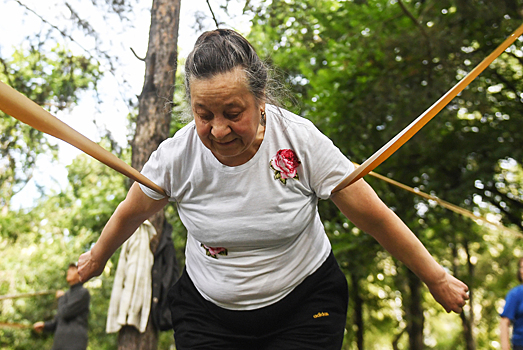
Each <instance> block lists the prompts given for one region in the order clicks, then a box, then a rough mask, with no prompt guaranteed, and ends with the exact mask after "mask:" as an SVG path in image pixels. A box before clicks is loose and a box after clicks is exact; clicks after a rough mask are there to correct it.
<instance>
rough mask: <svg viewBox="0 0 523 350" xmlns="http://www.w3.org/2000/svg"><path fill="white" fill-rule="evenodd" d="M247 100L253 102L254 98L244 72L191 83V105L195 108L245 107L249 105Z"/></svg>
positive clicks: (223, 74) (224, 74)
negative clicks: (216, 105)
mask: <svg viewBox="0 0 523 350" xmlns="http://www.w3.org/2000/svg"><path fill="white" fill-rule="evenodd" d="M246 99H247V100H253V99H254V96H252V94H251V92H250V91H249V89H248V86H247V83H246V81H245V73H244V72H243V71H240V72H234V71H231V72H227V73H222V74H219V75H215V76H213V77H210V78H206V79H193V80H192V82H191V104H192V105H193V106H195V107H206V106H209V105H214V104H220V105H224V106H235V105H238V104H240V105H243V104H245V103H247V101H246Z"/></svg>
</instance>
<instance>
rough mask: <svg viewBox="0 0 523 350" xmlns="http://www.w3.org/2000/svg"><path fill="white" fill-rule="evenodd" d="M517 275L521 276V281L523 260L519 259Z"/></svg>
mask: <svg viewBox="0 0 523 350" xmlns="http://www.w3.org/2000/svg"><path fill="white" fill-rule="evenodd" d="M519 276H520V278H521V281H523V260H520V261H519ZM522 283H523V282H522Z"/></svg>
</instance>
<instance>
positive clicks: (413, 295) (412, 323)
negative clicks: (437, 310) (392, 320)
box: [405, 270, 425, 350]
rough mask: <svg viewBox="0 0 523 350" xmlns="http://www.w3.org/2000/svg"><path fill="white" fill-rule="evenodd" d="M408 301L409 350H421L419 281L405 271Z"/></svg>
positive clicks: (422, 321)
mask: <svg viewBox="0 0 523 350" xmlns="http://www.w3.org/2000/svg"><path fill="white" fill-rule="evenodd" d="M407 279H408V285H409V290H410V299H409V300H408V302H406V303H405V304H406V305H405V307H406V309H405V314H406V318H407V332H408V334H409V349H410V350H422V349H423V348H424V344H423V324H424V322H425V317H424V316H423V308H422V307H421V281H420V279H419V277H418V276H416V275H415V274H414V273H413V272H412V271H410V270H407Z"/></svg>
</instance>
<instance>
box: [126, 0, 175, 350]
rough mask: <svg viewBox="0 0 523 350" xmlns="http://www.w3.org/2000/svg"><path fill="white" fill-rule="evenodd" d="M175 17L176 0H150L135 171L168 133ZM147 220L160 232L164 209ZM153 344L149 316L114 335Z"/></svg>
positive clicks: (130, 348) (133, 347)
mask: <svg viewBox="0 0 523 350" xmlns="http://www.w3.org/2000/svg"><path fill="white" fill-rule="evenodd" d="M179 17H180V0H153V4H152V9H151V27H150V30H149V45H148V48H147V56H146V58H145V79H144V85H143V89H142V93H141V94H140V97H139V113H138V117H137V119H136V131H135V134H134V138H133V140H132V142H131V147H132V163H131V165H132V167H133V168H135V169H137V170H139V171H140V170H141V169H142V168H143V165H144V164H145V162H146V161H147V160H148V159H149V156H150V155H151V153H152V152H153V151H154V150H156V148H158V145H159V144H160V143H161V142H162V141H163V140H165V139H166V138H168V137H169V128H170V124H171V105H172V104H171V101H172V100H173V94H174V83H175V75H176V66H177V56H178V53H177V45H178V26H179ZM149 220H150V221H151V223H152V224H153V226H154V228H155V229H156V232H157V233H158V234H159V235H161V234H162V231H163V228H164V221H165V214H164V212H163V211H160V212H159V213H157V214H156V215H154V216H153V217H151V218H150V219H149ZM153 249H154V248H153ZM157 347H158V331H157V330H156V329H155V328H154V326H153V323H152V322H150V319H149V323H148V325H147V329H146V330H145V332H144V333H140V332H138V330H137V329H136V328H134V327H132V326H127V327H123V328H122V329H121V330H120V333H119V335H118V349H119V350H153V349H156V348H157Z"/></svg>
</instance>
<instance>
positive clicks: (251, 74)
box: [79, 29, 468, 350]
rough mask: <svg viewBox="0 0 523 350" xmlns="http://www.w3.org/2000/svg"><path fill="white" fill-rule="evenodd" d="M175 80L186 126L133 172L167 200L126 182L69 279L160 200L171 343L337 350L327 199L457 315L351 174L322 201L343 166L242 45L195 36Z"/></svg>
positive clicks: (223, 37)
mask: <svg viewBox="0 0 523 350" xmlns="http://www.w3.org/2000/svg"><path fill="white" fill-rule="evenodd" d="M185 72H186V88H187V97H188V101H189V103H190V106H191V109H192V113H193V115H194V121H192V122H191V123H189V124H188V125H187V126H186V127H184V128H183V129H181V130H180V131H178V132H177V133H176V134H175V135H174V136H173V137H172V138H170V139H168V140H165V141H164V142H163V143H162V144H161V145H160V146H159V148H158V149H157V150H156V151H155V152H154V153H153V154H152V155H151V158H150V159H149V161H148V162H147V163H146V164H145V166H144V168H143V170H142V172H143V174H144V175H145V176H147V177H148V178H150V179H151V180H152V181H154V182H155V183H156V184H158V185H159V186H161V187H162V188H164V189H165V191H166V193H167V197H164V196H162V195H160V194H158V193H156V192H154V191H153V190H151V189H149V188H147V187H145V186H142V185H139V184H136V183H135V184H134V185H133V186H132V187H131V189H130V190H129V193H128V195H127V197H126V199H125V200H124V201H123V202H122V203H121V204H120V205H119V206H118V208H117V209H116V211H115V213H114V214H113V216H112V217H111V219H110V220H109V221H108V223H107V225H106V227H105V228H104V230H103V232H102V234H101V236H100V238H99V240H98V242H97V243H96V244H95V245H94V246H93V248H92V250H91V251H90V252H88V253H85V254H83V255H82V256H81V257H80V259H79V263H80V275H81V276H82V279H83V280H86V279H89V278H91V277H92V276H95V275H98V274H100V273H101V271H102V270H103V267H104V266H105V264H106V262H107V260H108V259H109V257H110V256H111V255H112V254H113V253H114V251H115V250H116V249H117V248H118V247H119V246H120V245H121V244H122V243H123V242H124V241H125V240H126V239H127V238H128V237H129V236H130V235H131V234H132V233H133V232H134V231H135V230H136V228H137V227H138V226H139V225H140V224H141V223H142V222H143V221H144V220H146V219H147V218H148V217H149V216H151V215H152V214H154V213H155V212H157V211H158V210H161V209H162V208H163V207H164V206H165V205H166V204H167V203H168V202H169V201H172V202H175V203H176V205H177V207H178V212H179V215H180V219H181V220H182V222H183V224H184V225H185V227H186V228H187V244H186V265H185V269H184V272H183V275H182V276H181V278H180V279H179V281H178V282H177V283H176V285H174V286H173V288H172V289H171V290H170V293H169V298H170V303H171V313H172V318H173V320H172V321H173V328H174V331H175V333H174V337H175V340H176V347H177V349H180V350H181V349H340V347H341V345H342V341H343V334H344V329H345V321H346V313H347V301H348V292H347V282H346V280H345V276H344V275H343V273H342V272H341V270H340V268H339V266H338V264H337V262H336V260H335V258H334V256H333V254H332V251H331V246H330V243H329V240H328V238H327V236H326V234H325V230H324V228H323V225H322V223H321V220H320V217H319V215H318V211H317V202H318V199H330V200H332V201H333V202H334V203H335V204H336V206H337V207H338V208H339V209H340V210H341V212H342V213H343V214H344V215H345V216H346V217H347V218H348V219H349V220H351V221H352V222H353V223H354V224H355V225H357V226H358V227H359V228H361V229H362V230H363V231H365V232H367V233H369V234H371V235H372V236H373V237H374V238H375V239H376V240H378V242H379V243H380V244H381V245H382V246H383V247H384V248H386V249H387V250H388V251H389V252H390V253H391V254H392V255H393V256H394V257H396V258H398V259H399V260H401V261H402V262H404V263H405V264H406V265H407V266H408V267H409V268H410V269H411V270H412V271H414V272H415V273H416V274H417V275H418V276H419V277H420V278H421V280H423V282H425V283H426V284H427V286H428V287H429V289H430V291H431V293H432V294H433V296H434V298H435V299H436V300H437V301H438V302H439V303H440V304H441V305H442V306H443V307H444V308H445V310H447V312H450V311H455V312H461V311H462V307H463V305H464V304H465V302H466V299H468V296H467V290H468V288H467V286H466V285H465V284H464V283H462V282H461V281H459V280H457V279H456V278H454V277H452V276H451V275H449V274H448V273H447V272H446V271H445V270H444V269H443V268H442V267H441V266H440V265H439V264H437V263H436V261H435V260H434V259H433V258H432V257H431V255H430V254H429V253H428V252H427V250H426V249H425V248H424V246H423V245H422V244H421V243H420V241H419V240H418V239H417V238H416V237H415V235H414V234H413V233H412V232H411V231H410V230H409V229H408V228H407V227H406V225H405V224H404V223H403V222H402V221H401V220H400V219H399V218H398V217H397V216H396V215H395V214H394V213H393V212H392V211H391V210H390V209H389V208H388V207H387V206H386V205H385V204H384V203H383V202H382V201H381V200H380V199H379V198H378V196H377V195H376V193H375V192H374V191H373V190H372V188H371V187H370V186H369V185H368V184H367V183H366V182H365V181H364V180H358V181H357V182H356V183H354V184H352V185H351V186H348V187H345V188H344V189H342V190H340V191H338V192H335V193H332V190H333V189H334V188H335V187H336V185H337V184H338V183H340V181H341V180H342V179H344V178H345V177H346V176H347V175H348V174H349V173H350V172H352V171H353V170H354V167H353V165H352V163H351V162H350V161H349V160H348V159H347V158H346V157H345V156H344V155H343V154H342V153H341V152H340V151H339V149H338V148H336V147H335V146H334V145H333V143H332V142H331V141H330V140H329V139H328V138H327V137H326V136H324V135H323V134H322V133H321V132H320V131H319V130H318V129H317V128H316V127H315V126H314V125H313V124H312V123H311V122H310V121H308V120H306V119H303V118H301V117H299V116H296V115H294V114H292V113H290V112H288V111H286V110H283V109H281V108H278V107H275V106H274V105H272V104H269V102H270V96H268V93H267V81H268V73H267V68H266V66H265V65H264V63H263V62H262V61H261V60H260V58H259V57H258V55H257V54H256V52H255V50H254V48H253V47H252V46H251V44H250V43H249V42H248V41H247V40H246V39H245V38H243V37H242V36H241V35H239V34H238V33H236V32H234V31H232V30H226V29H218V30H214V31H210V32H206V33H204V34H202V35H201V36H200V38H199V39H198V40H197V42H196V44H195V47H194V49H193V51H192V52H191V54H190V55H189V57H188V58H187V61H186V65H185Z"/></svg>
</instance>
